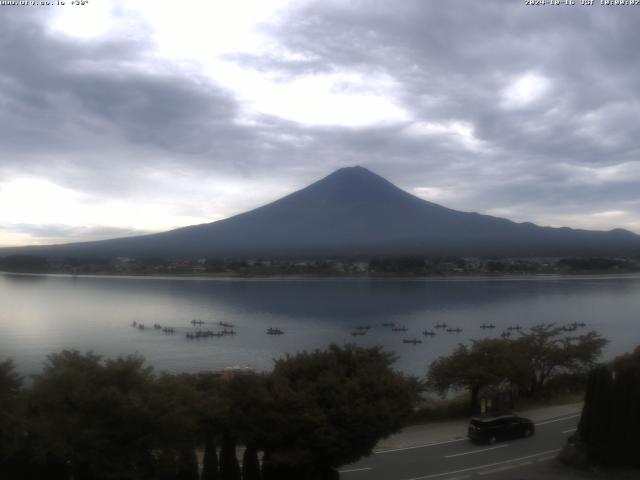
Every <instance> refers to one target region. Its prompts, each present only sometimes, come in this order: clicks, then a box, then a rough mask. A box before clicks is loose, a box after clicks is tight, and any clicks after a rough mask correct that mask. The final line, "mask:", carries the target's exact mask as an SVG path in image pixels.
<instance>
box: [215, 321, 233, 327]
mask: <svg viewBox="0 0 640 480" xmlns="http://www.w3.org/2000/svg"><path fill="white" fill-rule="evenodd" d="M218 325H220V326H221V327H224V328H233V324H232V323H228V322H218Z"/></svg>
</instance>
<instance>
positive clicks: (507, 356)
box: [427, 324, 607, 413]
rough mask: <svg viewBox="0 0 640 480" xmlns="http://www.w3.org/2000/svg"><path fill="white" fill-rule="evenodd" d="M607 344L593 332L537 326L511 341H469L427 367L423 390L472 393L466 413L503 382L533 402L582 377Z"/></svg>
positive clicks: (442, 393) (552, 325) (473, 410)
mask: <svg viewBox="0 0 640 480" xmlns="http://www.w3.org/2000/svg"><path fill="white" fill-rule="evenodd" d="M606 343H607V340H605V339H604V338H602V337H601V336H600V335H598V334H597V333H596V332H588V333H586V334H584V335H578V336H569V335H566V332H565V330H564V329H563V327H558V326H555V325H554V324H540V325H536V326H534V327H531V329H529V331H528V332H521V333H520V334H519V335H518V336H517V337H515V338H514V339H510V338H505V339H503V338H500V339H484V340H473V341H471V345H470V346H467V345H463V344H460V345H458V347H457V348H456V349H455V350H454V351H453V353H451V354H450V355H446V356H442V357H440V358H438V359H436V360H435V361H433V362H432V364H431V365H430V367H429V371H428V374H427V385H428V386H429V387H430V388H431V389H432V390H434V391H436V392H438V393H440V394H441V395H445V394H446V393H447V392H448V391H449V390H450V389H452V388H462V389H466V390H468V391H469V393H470V410H471V412H472V413H477V412H478V411H479V401H478V400H479V394H480V391H481V389H483V388H485V387H488V386H495V385H498V384H500V383H502V382H507V383H508V384H509V385H511V386H513V387H515V388H517V389H518V391H519V392H520V395H522V396H524V397H529V398H536V397H537V396H539V395H540V394H541V392H542V391H544V389H545V387H546V386H547V384H548V382H549V381H550V380H552V379H556V378H559V377H560V376H562V375H570V376H576V375H582V376H584V377H586V373H587V372H588V371H589V370H590V369H591V368H592V367H593V365H594V364H595V362H596V360H597V359H598V357H599V356H600V354H601V353H602V348H603V347H604V346H605V345H606Z"/></svg>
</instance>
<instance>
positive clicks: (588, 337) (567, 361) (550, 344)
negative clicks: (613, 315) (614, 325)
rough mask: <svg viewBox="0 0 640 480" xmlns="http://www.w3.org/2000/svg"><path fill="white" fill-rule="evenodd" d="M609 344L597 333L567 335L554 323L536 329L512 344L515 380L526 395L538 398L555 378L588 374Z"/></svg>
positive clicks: (534, 327) (532, 328)
mask: <svg viewBox="0 0 640 480" xmlns="http://www.w3.org/2000/svg"><path fill="white" fill-rule="evenodd" d="M607 342H608V341H607V340H606V339H604V338H602V337H601V336H600V335H599V334H598V333H596V332H594V331H591V332H588V333H586V334H584V335H578V336H565V330H564V328H563V327H559V326H556V325H555V324H553V323H546V324H544V323H543V324H539V325H536V326H533V327H531V329H530V330H529V332H527V333H523V334H521V336H520V337H518V338H516V339H515V340H513V341H512V343H511V346H512V349H513V353H512V354H511V355H510V357H511V358H512V364H513V365H514V366H515V371H514V372H513V373H512V377H511V380H512V381H513V383H515V384H516V385H517V386H518V388H519V390H520V393H521V394H522V395H524V396H528V397H536V396H538V395H539V393H540V391H541V390H542V388H543V387H545V385H546V384H547V382H548V381H549V380H550V379H551V378H552V377H553V376H554V375H559V374H584V375H586V373H587V372H588V371H589V370H590V369H591V368H592V367H593V366H594V365H595V362H596V360H597V359H598V357H599V356H600V355H601V353H602V348H603V347H604V346H605V345H606V344H607Z"/></svg>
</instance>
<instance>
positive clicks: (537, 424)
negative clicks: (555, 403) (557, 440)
mask: <svg viewBox="0 0 640 480" xmlns="http://www.w3.org/2000/svg"><path fill="white" fill-rule="evenodd" d="M579 416H580V414H579V413H578V414H576V415H570V416H568V417H562V418H555V419H553V420H547V421H546V422H540V423H536V426H539V425H546V424H547V423H555V422H563V421H565V420H571V419H572V418H578V417H579Z"/></svg>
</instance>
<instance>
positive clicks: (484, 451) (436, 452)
mask: <svg viewBox="0 0 640 480" xmlns="http://www.w3.org/2000/svg"><path fill="white" fill-rule="evenodd" d="M579 417H580V416H579V415H568V416H563V417H558V418H551V419H549V420H545V421H542V422H539V423H536V434H535V435H534V436H532V437H530V438H521V439H515V440H509V441H505V442H500V443H497V444H495V445H476V444H474V443H471V442H470V441H468V440H467V439H457V440H449V441H444V442H436V443H432V444H429V445H422V446H413V447H407V448H398V449H390V450H381V451H378V452H376V453H374V454H373V455H371V456H369V457H367V458H365V459H363V460H361V461H359V462H357V463H354V464H352V465H349V466H345V467H344V468H342V469H341V478H343V479H344V480H428V479H436V480H452V479H456V480H462V479H464V478H473V477H475V478H486V479H490V478H491V477H492V476H494V475H497V474H499V473H501V472H505V471H507V470H510V469H513V468H524V467H526V466H528V465H531V464H532V463H533V462H544V461H549V460H551V459H553V458H555V456H556V455H557V453H558V451H559V450H560V448H562V447H563V446H564V444H565V443H566V441H567V437H568V436H569V435H571V434H572V433H573V432H574V431H575V427H576V425H577V423H578V419H579Z"/></svg>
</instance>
